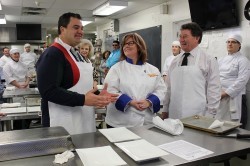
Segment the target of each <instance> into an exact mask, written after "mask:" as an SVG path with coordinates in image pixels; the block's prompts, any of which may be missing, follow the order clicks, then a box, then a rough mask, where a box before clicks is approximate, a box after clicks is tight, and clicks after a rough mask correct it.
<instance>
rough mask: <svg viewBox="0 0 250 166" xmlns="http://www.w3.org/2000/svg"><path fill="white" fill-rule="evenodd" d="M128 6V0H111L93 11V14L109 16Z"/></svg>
mask: <svg viewBox="0 0 250 166" xmlns="http://www.w3.org/2000/svg"><path fill="white" fill-rule="evenodd" d="M127 6H128V2H127V1H114V0H109V1H107V2H105V3H104V4H103V5H101V6H99V7H97V8H96V9H94V11H93V15H100V16H108V15H110V14H113V13H115V12H117V11H119V10H122V9H124V8H126V7H127Z"/></svg>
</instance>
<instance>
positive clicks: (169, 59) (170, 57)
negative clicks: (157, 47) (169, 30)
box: [162, 55, 176, 76]
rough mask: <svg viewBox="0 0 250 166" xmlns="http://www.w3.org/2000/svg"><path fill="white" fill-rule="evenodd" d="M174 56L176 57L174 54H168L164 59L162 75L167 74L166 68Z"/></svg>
mask: <svg viewBox="0 0 250 166" xmlns="http://www.w3.org/2000/svg"><path fill="white" fill-rule="evenodd" d="M174 58H176V56H174V55H170V56H169V57H167V58H166V60H165V62H164V66H163V69H162V75H163V76H164V75H167V74H168V68H169V66H170V65H171V63H172V61H173V60H174Z"/></svg>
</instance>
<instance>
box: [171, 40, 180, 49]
mask: <svg viewBox="0 0 250 166" xmlns="http://www.w3.org/2000/svg"><path fill="white" fill-rule="evenodd" d="M172 46H179V47H181V44H180V42H179V41H177V40H176V41H173V43H172Z"/></svg>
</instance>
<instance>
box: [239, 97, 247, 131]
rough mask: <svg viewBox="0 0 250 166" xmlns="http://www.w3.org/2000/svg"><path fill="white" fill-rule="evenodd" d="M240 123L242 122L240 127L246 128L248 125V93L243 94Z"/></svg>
mask: <svg viewBox="0 0 250 166" xmlns="http://www.w3.org/2000/svg"><path fill="white" fill-rule="evenodd" d="M240 123H241V124H242V125H241V127H240V128H242V129H245V127H246V125H247V97H246V95H242V104H241V119H240Z"/></svg>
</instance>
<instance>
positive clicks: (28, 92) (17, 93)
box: [3, 88, 40, 103]
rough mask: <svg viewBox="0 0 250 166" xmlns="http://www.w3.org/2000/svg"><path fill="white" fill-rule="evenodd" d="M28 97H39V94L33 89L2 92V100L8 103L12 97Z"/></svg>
mask: <svg viewBox="0 0 250 166" xmlns="http://www.w3.org/2000/svg"><path fill="white" fill-rule="evenodd" d="M29 95H36V96H40V93H39V91H37V90H36V89H35V88H26V89H15V90H5V91H4V92H3V98H6V99H7V102H8V103H12V98H13V97H24V96H29Z"/></svg>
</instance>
